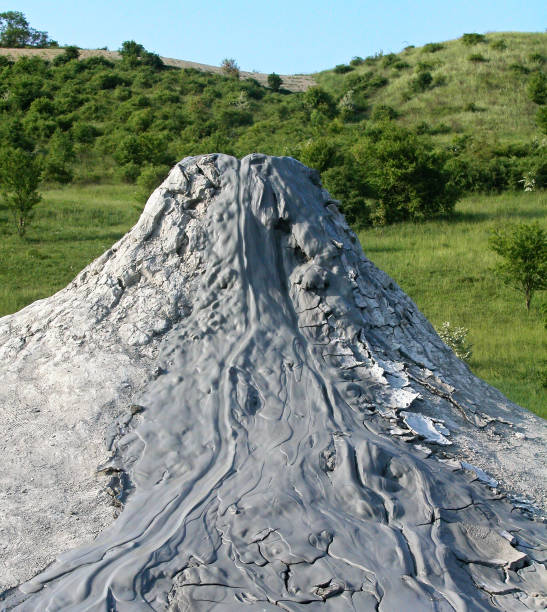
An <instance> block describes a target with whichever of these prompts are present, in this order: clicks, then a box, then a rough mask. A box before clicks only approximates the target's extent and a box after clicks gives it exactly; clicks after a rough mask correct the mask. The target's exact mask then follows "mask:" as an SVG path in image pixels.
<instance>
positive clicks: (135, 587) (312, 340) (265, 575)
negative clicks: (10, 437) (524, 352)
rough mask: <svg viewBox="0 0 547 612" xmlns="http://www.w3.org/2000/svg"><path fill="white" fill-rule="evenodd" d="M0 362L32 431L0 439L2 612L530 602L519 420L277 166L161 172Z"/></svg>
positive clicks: (530, 421) (536, 493) (5, 335)
mask: <svg viewBox="0 0 547 612" xmlns="http://www.w3.org/2000/svg"><path fill="white" fill-rule="evenodd" d="M0 351H3V352H2V356H5V357H4V362H5V363H8V365H7V366H5V371H6V376H8V377H9V376H11V377H12V378H11V379H8V380H10V384H8V385H7V386H6V389H7V390H6V389H4V390H3V391H2V394H3V395H2V404H3V405H5V406H16V409H11V412H10V414H11V415H12V416H11V418H12V421H13V423H12V425H10V427H12V428H15V429H14V431H15V430H16V428H17V427H19V428H20V429H19V430H17V431H19V432H20V433H19V435H20V440H24V439H25V436H29V435H30V439H31V440H32V441H33V451H32V452H30V451H29V452H28V453H27V454H26V455H21V448H20V447H21V444H20V443H19V444H18V443H14V442H11V446H10V443H8V442H7V441H4V444H5V447H4V448H3V449H2V453H3V455H2V456H8V457H9V456H13V457H14V458H15V460H16V461H18V462H20V464H21V465H20V466H19V467H18V470H15V471H14V474H13V475H12V476H10V474H9V473H8V474H4V475H3V476H2V478H4V479H5V480H7V481H9V482H8V483H7V484H8V485H9V486H11V489H10V491H13V496H12V497H11V498H10V497H9V496H8V497H7V499H5V498H3V499H2V500H0V503H1V504H3V505H0V509H1V510H2V513H3V515H4V516H7V517H8V518H7V523H6V524H7V525H8V529H10V530H11V533H12V534H17V537H18V538H19V540H18V543H17V542H16V543H13V542H12V541H11V540H9V539H7V540H4V539H3V540H2V542H3V547H4V550H5V551H6V553H5V554H4V555H3V559H2V563H3V567H4V568H5V570H6V571H5V572H4V575H8V576H10V579H9V581H7V582H6V584H5V586H4V588H5V589H6V590H5V592H4V595H3V602H2V601H1V600H0V605H3V606H4V608H3V609H6V610H11V609H14V610H20V611H31V610H32V611H40V612H42V611H44V610H47V611H54V610H74V611H76V610H78V611H83V610H109V611H111V610H120V611H122V610H123V611H125V610H139V611H140V610H171V611H173V612H174V611H183V610H192V611H194V610H198V611H199V610H246V609H249V610H270V609H271V610H274V609H284V610H300V609H302V610H305V609H321V610H329V609H332V610H359V611H361V610H380V611H383V612H386V611H389V612H391V611H393V610H397V609H401V610H438V611H441V612H444V611H451V610H458V611H460V610H462V611H463V610H473V611H475V610H485V611H486V610H511V611H513V610H516V611H518V610H529V609H532V610H534V609H535V610H540V609H544V607H545V605H546V601H547V600H546V588H547V587H546V585H547V578H546V573H547V572H546V569H545V561H546V548H547V537H546V535H545V525H544V523H542V522H541V517H540V513H541V508H545V481H544V473H543V470H544V465H545V440H546V438H547V436H546V433H545V424H544V422H543V421H541V420H540V419H539V418H537V417H535V416H534V415H532V414H531V413H529V412H527V411H525V410H523V409H522V408H520V407H518V406H515V405H514V404H511V403H510V402H509V401H508V400H507V399H506V398H504V397H503V396H502V395H501V394H500V393H499V392H497V391H496V390H495V389H492V388H491V387H489V386H488V385H486V384H485V383H484V382H482V381H479V380H478V379H476V378H475V377H474V376H473V375H472V374H471V373H470V371H469V370H468V368H467V367H466V366H465V365H464V364H463V363H462V362H460V361H459V360H457V359H456V357H455V356H454V355H453V354H452V353H451V352H450V351H449V350H448V349H447V348H446V347H445V346H444V344H443V343H442V342H441V341H440V339H439V338H438V336H437V335H436V334H435V332H434V330H433V329H432V327H431V326H430V324H429V323H428V322H427V321H426V320H425V318H424V317H423V316H422V315H421V314H420V313H419V311H418V310H417V309H416V307H415V305H414V304H413V303H412V301H411V300H410V299H409V298H408V297H407V296H406V295H405V294H404V293H403V292H402V291H401V290H400V289H399V288H398V287H397V285H396V284H395V283H394V282H393V281H392V280H391V279H390V278H389V277H387V276H386V275H385V274H384V273H382V272H381V271H379V270H378V269H377V268H376V267H375V266H374V265H373V264H372V263H371V262H370V261H368V260H367V259H366V257H365V256H364V255H363V252H362V250H361V247H360V246H359V244H358V242H357V239H356V237H355V235H354V234H353V232H351V230H350V229H349V228H348V227H347V225H346V224H345V222H344V220H343V217H342V216H341V215H340V214H339V213H338V211H337V208H336V204H335V203H334V202H333V201H332V200H331V199H330V197H329V196H328V194H327V193H326V192H325V191H324V190H322V189H321V187H320V185H319V182H318V179H317V176H316V175H315V173H313V172H312V171H310V170H309V169H307V168H305V167H304V166H302V165H301V164H300V163H298V162H296V161H295V160H292V159H290V158H272V157H267V156H263V155H251V156H248V157H246V158H244V159H243V160H241V161H238V160H236V159H234V158H232V157H229V156H224V155H210V156H202V157H199V158H187V159H185V160H183V161H182V162H181V163H180V164H178V165H177V166H176V167H175V168H174V169H173V170H172V172H171V174H170V176H169V177H168V178H167V179H166V181H165V182H164V183H163V185H162V186H161V187H160V188H159V189H158V190H156V192H155V193H154V194H153V195H152V196H151V198H150V200H149V202H148V203H147V206H146V208H145V211H144V213H143V216H142V217H141V219H140V221H139V223H138V224H137V225H136V226H135V228H133V230H132V231H131V232H130V233H129V234H128V235H127V236H126V237H124V238H123V239H122V240H121V241H120V242H119V243H118V244H117V245H115V246H114V247H113V248H112V249H111V250H109V251H108V252H107V253H106V254H105V255H104V256H103V257H102V258H100V259H99V260H97V261H96V262H94V263H93V264H91V266H89V267H88V268H87V269H86V270H84V271H83V272H82V273H81V274H80V275H79V276H78V277H77V278H76V279H75V281H74V282H73V283H72V284H71V285H69V287H67V289H65V290H63V291H62V292H60V293H58V294H56V295H55V296H53V297H52V298H49V300H43V301H41V302H38V303H36V304H33V305H31V306H29V307H28V308H26V309H24V310H23V311H21V312H20V313H17V314H16V315H12V316H10V317H5V318H4V319H2V320H0ZM22 380H24V381H25V384H24V385H23V384H22V382H21V381H22ZM84 383H85V384H84ZM33 389H34V390H33ZM61 391H62V394H61ZM60 394H61V395H62V397H59V395H60ZM33 406H34V407H35V408H36V407H37V408H38V409H39V412H38V413H36V414H37V416H36V415H35V413H33ZM43 413H45V416H44V419H43V422H40V425H39V426H38V425H37V424H36V423H35V422H34V421H33V419H35V420H36V421H39V419H40V418H41V417H40V415H42V414H43ZM21 415H25V419H26V420H25V422H24V423H21V422H20V421H18V418H19V417H20V416H21ZM28 431H30V434H29V433H28ZM53 433H56V436H57V437H58V438H60V445H61V446H60V448H59V450H58V454H61V453H62V452H63V449H64V452H65V455H66V454H68V455H70V459H67V458H66V457H65V458H64V461H65V463H64V464H63V462H62V461H60V460H59V461H56V458H57V457H58V455H55V454H51V453H50V454H48V453H45V451H43V449H42V446H43V445H42V446H41V445H40V440H42V441H43V440H44V439H48V440H49V438H48V436H51V435H53ZM517 434H519V435H518V436H517ZM104 440H106V444H105V442H104ZM41 453H42V454H41ZM44 453H45V455H44ZM462 460H463V462H462ZM48 461H50V464H47V462H48ZM27 462H28V464H27ZM45 464H47V465H45ZM63 465H65V467H66V469H65V470H63V469H62V467H63ZM25 469H26V470H27V472H25V471H24V470H25ZM31 473H32V474H34V481H37V480H39V482H37V483H36V484H35V485H33V486H34V488H33V489H32V490H31V489H28V491H27V493H26V494H23V493H21V491H20V490H17V487H19V489H20V483H21V479H20V478H21V476H22V475H23V476H25V474H26V475H27V479H29V478H30V477H31V476H30V475H31ZM37 476H40V478H38V477H37ZM46 477H47V478H49V481H48V484H47V486H44V485H43V482H45V481H46ZM10 478H12V480H9V479H10ZM16 478H17V479H19V480H16ZM86 479H87V480H86ZM17 482H18V483H19V484H18V485H17ZM25 486H27V485H26V483H25ZM53 487H55V488H53ZM48 488H49V491H50V492H49V494H47V489H48ZM29 492H30V497H29V495H28V493H29ZM25 495H26V496H27V497H25ZM86 496H87V497H86ZM58 498H60V499H61V500H63V505H67V504H68V505H69V506H70V507H73V508H75V509H76V510H75V511H76V512H77V513H78V514H77V516H78V515H79V516H80V520H79V521H77V523H76V524H73V523H71V522H70V515H69V514H68V512H67V508H61V507H59V505H58V504H59V500H58ZM524 498H529V499H530V500H531V502H533V503H532V504H530V503H528V501H527V500H526V499H524ZM40 499H41V500H42V502H40V503H41V506H40V508H39V512H37V511H36V508H34V511H33V503H35V502H36V500H40ZM93 501H95V502H96V503H95V504H93V503H91V502H93ZM10 504H11V505H10ZM17 504H18V505H17ZM86 504H87V506H86ZM14 507H15V508H17V509H18V510H17V512H19V511H20V512H21V516H24V517H25V526H23V525H21V524H18V523H17V522H15V519H14V518H13V515H14V514H15V513H14V512H13V508H14ZM88 507H89V509H90V511H94V512H95V514H93V513H92V515H91V516H87V515H86V514H85V509H86V508H88ZM113 507H114V509H115V513H119V516H118V517H117V518H116V520H115V521H112V517H113V514H114V513H113V510H112V508H113ZM10 512H11V518H9V515H10V514H9V513H10ZM67 515H68V517H69V518H66V517H67ZM44 516H46V517H49V523H47V525H44V522H43V519H44ZM10 521H11V522H10ZM66 525H71V526H72V532H71V533H72V534H73V535H72V536H71V537H70V538H68V537H67V536H66V533H67V528H66ZM40 530H42V532H43V536H44V538H45V539H46V540H47V541H48V542H49V548H48V546H46V545H45V544H44V545H42V546H40V545H39V544H38V545H37V544H36V540H37V539H38V538H37V536H38V534H40V533H41V532H40ZM98 531H100V533H99V535H97V537H96V539H95V540H92V538H93V536H95V535H96V534H97V532H98ZM4 541H5V542H6V544H4ZM72 546H78V547H77V548H75V549H74V550H70V551H69V552H64V553H63V554H61V555H59V556H57V555H58V553H59V552H61V551H63V550H65V549H68V548H70V547H72ZM34 549H35V550H34ZM21 550H24V551H26V554H27V557H26V562H25V560H23V558H21V555H19V557H18V556H17V551H21ZM3 552H4V551H3ZM56 556H57V559H56V560H55V561H54V558H55V557H56ZM52 561H53V563H51V565H49V567H47V568H46V569H45V570H44V571H43V572H41V573H37V572H38V571H39V570H40V569H41V568H42V567H44V566H46V565H47V564H48V563H50V562H52ZM35 574H37V575H35ZM24 581H26V582H24ZM21 582H24V583H23V584H21V585H20V587H19V588H13V587H16V586H17V585H18V584H20V583H21ZM0 597H2V596H0Z"/></svg>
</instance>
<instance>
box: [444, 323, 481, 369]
mask: <svg viewBox="0 0 547 612" xmlns="http://www.w3.org/2000/svg"><path fill="white" fill-rule="evenodd" d="M438 333H439V338H440V339H441V340H442V341H443V342H444V343H445V344H446V345H447V346H449V347H450V348H451V349H452V350H453V351H454V353H455V354H456V357H458V359H461V360H462V361H469V360H470V359H471V357H472V355H473V351H472V346H473V345H472V344H470V343H469V341H468V340H467V335H468V334H469V330H468V329H467V328H465V327H452V325H451V324H450V321H445V322H444V323H443V324H442V325H441V329H440V330H439V331H438Z"/></svg>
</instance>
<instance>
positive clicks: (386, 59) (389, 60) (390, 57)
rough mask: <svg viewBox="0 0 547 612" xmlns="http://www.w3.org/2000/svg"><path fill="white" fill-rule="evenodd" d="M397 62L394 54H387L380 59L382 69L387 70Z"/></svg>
mask: <svg viewBox="0 0 547 612" xmlns="http://www.w3.org/2000/svg"><path fill="white" fill-rule="evenodd" d="M397 60H398V57H397V56H396V55H395V53H388V54H387V55H384V56H383V58H382V66H383V67H384V68H389V66H391V65H393V64H394V63H395V62H396V61H397Z"/></svg>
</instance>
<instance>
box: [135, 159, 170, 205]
mask: <svg viewBox="0 0 547 612" xmlns="http://www.w3.org/2000/svg"><path fill="white" fill-rule="evenodd" d="M168 172H169V166H165V165H152V164H147V165H145V166H143V168H142V170H141V172H140V174H139V176H138V178H137V187H138V190H137V195H138V197H139V199H140V200H141V201H143V202H146V200H148V197H149V196H150V194H151V193H152V192H153V191H154V189H156V187H158V185H160V184H161V183H162V181H163V179H164V178H165V177H166V175H167V173H168Z"/></svg>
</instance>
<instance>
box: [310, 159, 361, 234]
mask: <svg viewBox="0 0 547 612" xmlns="http://www.w3.org/2000/svg"><path fill="white" fill-rule="evenodd" d="M321 180H322V182H323V185H324V187H325V189H327V190H328V191H329V193H330V194H331V195H332V196H334V197H335V198H336V199H337V200H339V202H340V210H341V211H342V212H343V213H344V215H345V217H346V219H347V221H348V223H351V224H353V225H355V226H366V225H370V223H371V220H370V208H369V205H368V202H367V198H368V197H370V196H372V195H373V194H372V192H371V190H370V188H369V185H368V183H367V181H366V179H365V176H364V175H363V168H362V167H361V166H360V164H358V163H357V161H356V160H355V158H354V157H353V155H349V154H348V155H345V156H343V159H342V161H341V163H339V164H338V165H336V166H332V167H331V168H328V169H327V170H325V171H324V172H322V173H321Z"/></svg>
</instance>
